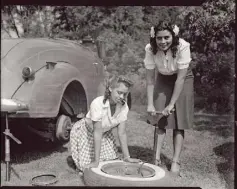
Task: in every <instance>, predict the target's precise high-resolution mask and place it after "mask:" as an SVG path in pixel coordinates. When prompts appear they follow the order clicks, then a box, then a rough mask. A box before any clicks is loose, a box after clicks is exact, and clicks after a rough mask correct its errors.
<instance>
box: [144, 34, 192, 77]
mask: <svg viewBox="0 0 237 189" xmlns="http://www.w3.org/2000/svg"><path fill="white" fill-rule="evenodd" d="M145 51H146V55H145V59H144V65H145V68H146V69H154V68H155V67H157V69H158V72H159V73H161V74H163V75H172V74H174V73H177V71H178V69H185V68H188V67H189V64H190V61H191V53H190V44H189V43H188V42H187V41H185V40H184V39H181V38H179V45H178V51H177V53H176V57H175V58H173V56H172V52H171V50H170V49H169V50H168V51H167V52H166V54H165V53H164V51H161V50H159V49H158V51H157V53H156V54H155V55H154V54H153V53H152V50H151V45H150V44H147V45H146V47H145Z"/></svg>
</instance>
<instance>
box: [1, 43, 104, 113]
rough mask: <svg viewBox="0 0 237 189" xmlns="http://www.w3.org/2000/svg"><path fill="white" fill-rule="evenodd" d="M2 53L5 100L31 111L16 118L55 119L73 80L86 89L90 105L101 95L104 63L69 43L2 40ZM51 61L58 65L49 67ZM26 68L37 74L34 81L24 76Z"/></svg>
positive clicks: (2, 80) (2, 92)
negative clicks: (19, 104) (25, 105)
mask: <svg viewBox="0 0 237 189" xmlns="http://www.w3.org/2000/svg"><path fill="white" fill-rule="evenodd" d="M14 40H15V42H12V41H14ZM1 52H2V60H1V67H2V68H1V69H2V74H1V88H2V89H1V98H3V97H4V98H9V99H17V100H20V101H22V102H24V103H26V104H28V106H29V111H28V112H25V113H19V114H15V115H14V114H13V115H12V117H55V116H56V115H57V114H58V111H59V107H60V103H61V99H62V96H63V93H64V91H65V89H66V87H67V86H68V85H69V83H71V82H72V81H77V82H79V83H80V84H81V85H82V86H83V88H84V90H85V93H86V98H87V106H89V105H90V103H91V101H92V100H93V98H95V97H96V96H97V95H99V94H101V92H98V91H101V89H100V87H101V86H102V85H101V83H103V79H104V75H103V64H102V63H101V61H100V60H99V59H98V57H96V56H95V55H94V54H93V53H92V52H91V51H88V50H87V49H85V48H83V47H82V46H80V45H78V44H75V43H72V42H71V41H69V40H53V39H23V40H21V39H8V40H2V51H1ZM47 62H53V63H55V65H54V64H53V66H51V67H48V66H47ZM95 63H97V64H95ZM26 66H29V67H31V68H32V70H33V71H35V74H34V78H33V79H32V80H31V79H30V80H28V81H25V79H24V78H23V77H22V69H23V68H24V67H26Z"/></svg>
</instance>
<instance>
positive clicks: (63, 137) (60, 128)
mask: <svg viewBox="0 0 237 189" xmlns="http://www.w3.org/2000/svg"><path fill="white" fill-rule="evenodd" d="M71 127H72V122H71V118H70V117H68V116H65V115H60V116H59V117H58V120H57V123H56V138H57V139H58V140H59V141H60V142H68V141H69V138H70V130H71Z"/></svg>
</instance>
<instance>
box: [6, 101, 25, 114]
mask: <svg viewBox="0 0 237 189" xmlns="http://www.w3.org/2000/svg"><path fill="white" fill-rule="evenodd" d="M27 110H29V108H28V105H27V104H25V103H23V102H20V101H18V100H13V99H5V98H1V112H7V113H14V112H18V111H27Z"/></svg>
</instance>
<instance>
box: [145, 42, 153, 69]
mask: <svg viewBox="0 0 237 189" xmlns="http://www.w3.org/2000/svg"><path fill="white" fill-rule="evenodd" d="M145 51H146V54H145V59H144V65H145V68H146V69H149V70H152V69H154V68H155V66H156V64H155V62H154V55H153V53H152V51H151V45H150V44H149V43H148V44H147V45H146V47H145Z"/></svg>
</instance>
